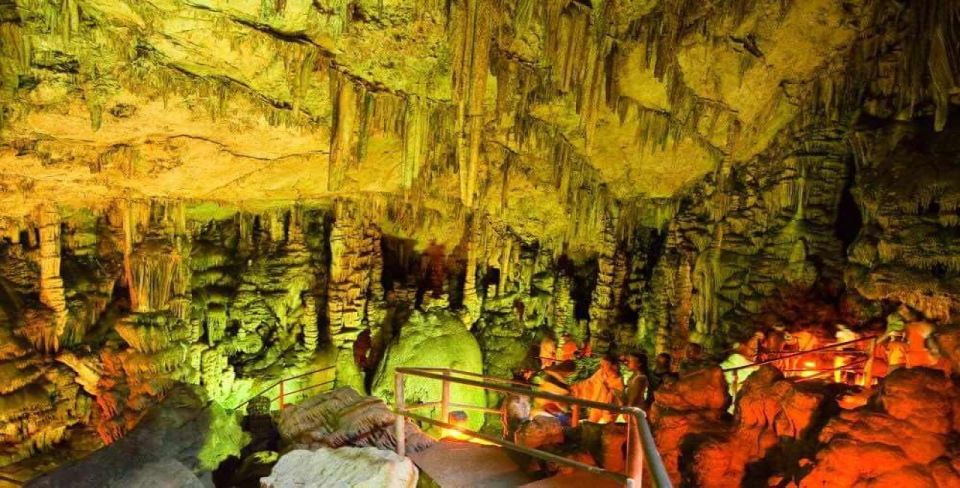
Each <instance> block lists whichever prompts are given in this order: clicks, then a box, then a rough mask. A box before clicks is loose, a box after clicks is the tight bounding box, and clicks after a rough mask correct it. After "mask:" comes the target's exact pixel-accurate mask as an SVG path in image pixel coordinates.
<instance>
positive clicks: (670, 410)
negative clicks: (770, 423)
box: [650, 367, 730, 486]
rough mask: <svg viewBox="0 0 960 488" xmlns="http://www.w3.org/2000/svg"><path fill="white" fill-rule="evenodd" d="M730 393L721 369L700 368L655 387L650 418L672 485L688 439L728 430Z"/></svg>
mask: <svg viewBox="0 0 960 488" xmlns="http://www.w3.org/2000/svg"><path fill="white" fill-rule="evenodd" d="M729 403H730V394H729V393H728V391H727V382H726V380H724V378H723V371H722V370H721V369H720V368H718V367H713V368H704V369H700V370H697V371H694V372H692V373H690V374H687V375H684V376H681V377H680V379H678V380H677V381H675V382H673V383H669V384H666V385H664V386H662V387H661V388H660V389H659V390H657V392H656V395H655V396H654V402H653V406H652V407H651V409H650V420H651V425H652V428H653V432H654V438H655V440H656V443H657V447H658V448H659V449H660V455H661V457H662V458H663V463H664V465H665V466H666V468H667V472H668V473H669V474H670V478H671V479H672V480H673V483H674V484H675V485H678V486H679V485H680V481H681V470H682V467H681V458H682V457H683V454H684V453H683V451H685V450H688V449H689V441H690V440H692V439H694V438H699V437H702V436H703V435H705V434H721V433H726V432H728V431H729V423H728V422H726V421H725V420H724V415H725V413H726V409H727V406H728V405H729Z"/></svg>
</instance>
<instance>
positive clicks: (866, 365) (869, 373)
mask: <svg viewBox="0 0 960 488" xmlns="http://www.w3.org/2000/svg"><path fill="white" fill-rule="evenodd" d="M878 338H879V336H877V335H869V336H865V337H860V338H857V339H854V340H851V341H844V342H835V343H833V344H827V345H825V346H820V347H815V348H813V349H809V350H806V351H795V352H791V353H789V354H781V355H779V356H777V357H776V358H771V359H765V360H763V361H757V362H753V363H750V364H744V365H742V366H736V367H733V368H726V369H724V370H723V372H724V373H733V385H732V386H733V391H734V392H737V391H739V390H740V371H742V370H745V369H749V368H757V367H760V366H763V365H766V364H771V363H777V362H780V361H784V360H787V359H792V358H796V357H800V356H807V355H810V354H820V353H824V352H831V353H842V354H845V355H857V356H859V355H864V356H866V357H865V358H863V359H862V360H857V361H854V362H852V363H848V364H846V365H844V366H841V367H840V368H833V369H831V370H829V371H836V370H838V369H841V368H844V367H846V368H849V367H850V366H855V365H859V364H863V384H864V386H866V387H869V386H870V385H871V384H872V383H873V359H874V357H875V356H876V349H877V339H878ZM864 341H870V347H869V350H868V351H843V350H840V351H831V350H830V349H837V348H841V347H844V346H849V345H851V344H857V343H860V342H864ZM851 353H857V354H851ZM822 374H823V371H821V372H819V373H817V374H816V375H814V376H811V377H808V378H804V380H809V379H811V378H816V377H819V376H822Z"/></svg>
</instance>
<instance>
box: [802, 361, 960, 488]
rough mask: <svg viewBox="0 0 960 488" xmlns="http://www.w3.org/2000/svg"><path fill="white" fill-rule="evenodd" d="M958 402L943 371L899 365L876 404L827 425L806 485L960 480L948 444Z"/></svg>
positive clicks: (938, 486)
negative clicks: (903, 367)
mask: <svg viewBox="0 0 960 488" xmlns="http://www.w3.org/2000/svg"><path fill="white" fill-rule="evenodd" d="M956 405H957V390H956V387H955V386H954V385H953V383H952V382H951V381H950V380H949V379H947V378H946V376H945V375H944V374H943V372H942V371H938V370H933V369H928V368H913V369H899V370H897V371H894V372H893V373H891V374H890V375H889V376H887V377H886V378H885V379H884V380H883V381H882V382H881V384H880V387H879V392H878V394H877V396H876V398H875V399H874V401H873V402H872V404H871V405H868V406H865V407H862V408H859V409H856V410H852V411H845V412H842V413H841V414H840V415H839V416H838V417H836V418H833V419H831V420H830V422H828V423H827V425H826V426H825V427H824V428H823V430H822V431H821V432H820V436H819V439H820V441H821V442H822V443H823V444H824V445H825V447H824V448H823V449H821V450H820V451H819V452H818V453H817V456H816V461H815V462H814V467H813V469H812V471H811V472H810V473H809V475H808V476H806V477H805V478H803V480H802V481H801V484H800V486H801V488H808V487H809V488H814V487H817V488H819V487H822V486H861V485H864V486H866V485H869V486H890V487H897V488H903V487H908V486H909V487H930V488H948V487H951V488H952V487H955V486H958V481H960V476H958V469H957V468H958V463H957V459H956V456H955V455H954V454H952V452H951V450H950V448H949V444H950V436H951V435H953V430H954V425H955V423H954V417H955V415H956Z"/></svg>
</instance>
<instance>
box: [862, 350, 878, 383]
mask: <svg viewBox="0 0 960 488" xmlns="http://www.w3.org/2000/svg"><path fill="white" fill-rule="evenodd" d="M867 354H868V356H867V362H866V364H864V365H863V386H864V387H866V388H870V386H871V385H872V384H873V358H874V356H876V355H877V338H876V337H874V338H873V339H870V345H869V346H867Z"/></svg>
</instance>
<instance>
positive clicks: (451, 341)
mask: <svg viewBox="0 0 960 488" xmlns="http://www.w3.org/2000/svg"><path fill="white" fill-rule="evenodd" d="M403 366H419V367H427V368H452V369H458V370H462V371H469V372H471V373H483V354H482V353H481V352H480V345H479V344H478V343H477V340H476V338H474V337H473V335H472V334H470V332H469V331H468V330H467V329H466V328H465V327H464V326H463V322H461V321H460V319H458V318H457V316H455V315H453V314H451V313H449V312H445V311H438V310H432V311H429V312H420V311H417V312H414V313H413V315H411V316H410V320H409V321H408V322H407V323H406V324H404V325H403V328H402V329H401V330H400V337H399V338H398V340H397V341H395V342H394V343H392V344H390V346H389V347H387V351H386V354H385V358H384V361H383V362H382V363H381V364H380V369H379V370H378V371H377V375H376V377H375V379H374V382H373V394H374V395H375V396H377V397H380V398H383V399H384V400H386V401H387V402H390V403H392V402H393V401H394V378H395V376H394V371H395V369H396V368H398V367H403ZM441 394H442V388H441V382H440V381H438V380H433V379H427V378H421V377H414V376H408V377H407V378H406V381H405V383H404V400H405V401H406V402H407V403H408V404H409V403H416V402H435V401H439V400H440V397H441ZM450 401H451V402H454V403H460V404H465V405H475V406H478V407H484V406H486V395H485V394H484V391H483V390H481V389H479V388H473V387H469V386H465V385H458V384H453V385H451V388H450ZM427 413H428V410H421V414H423V415H426V414H427ZM434 414H436V412H434ZM467 414H468V415H469V417H468V419H469V420H468V426H469V427H470V428H471V429H474V430H478V429H480V427H481V426H483V415H482V414H480V413H478V412H467Z"/></svg>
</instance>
